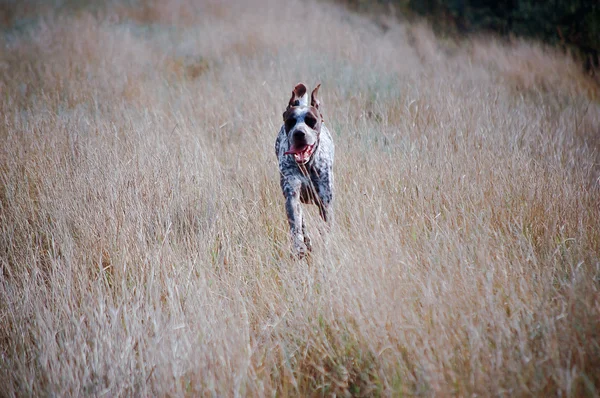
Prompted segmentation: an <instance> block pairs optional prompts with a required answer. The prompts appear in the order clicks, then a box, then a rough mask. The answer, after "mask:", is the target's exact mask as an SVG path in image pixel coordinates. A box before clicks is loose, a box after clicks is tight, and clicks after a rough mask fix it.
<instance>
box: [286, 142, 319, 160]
mask: <svg viewBox="0 0 600 398" xmlns="http://www.w3.org/2000/svg"><path fill="white" fill-rule="evenodd" d="M314 150H315V146H314V145H304V146H301V147H296V146H293V145H292V147H291V148H290V150H289V151H287V152H286V153H285V154H286V155H294V160H296V163H300V164H304V163H306V162H308V161H309V159H310V157H311V156H312V154H313V151H314Z"/></svg>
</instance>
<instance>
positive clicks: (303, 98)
mask: <svg viewBox="0 0 600 398" xmlns="http://www.w3.org/2000/svg"><path fill="white" fill-rule="evenodd" d="M292 106H308V92H307V90H306V86H305V85H304V84H302V83H298V84H296V87H294V91H292V98H290V102H289V103H288V109H289V108H291V107H292Z"/></svg>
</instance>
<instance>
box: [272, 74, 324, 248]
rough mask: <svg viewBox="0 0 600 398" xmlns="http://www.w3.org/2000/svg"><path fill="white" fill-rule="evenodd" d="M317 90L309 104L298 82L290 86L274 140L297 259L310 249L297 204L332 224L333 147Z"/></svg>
mask: <svg viewBox="0 0 600 398" xmlns="http://www.w3.org/2000/svg"><path fill="white" fill-rule="evenodd" d="M320 87H321V85H320V84H319V85H317V86H316V88H315V89H314V90H313V91H312V93H311V96H310V103H309V102H308V101H309V98H308V90H307V88H306V86H305V85H304V84H302V83H298V84H297V85H296V86H295V87H294V90H293V91H292V97H291V98H290V100H289V102H288V105H287V108H286V110H285V112H284V113H283V126H281V129H280V130H279V134H278V135H277V140H276V141H275V154H276V155H277V158H278V159H279V172H280V176H281V179H280V183H281V190H282V192H283V196H284V197H285V210H286V213H287V218H288V222H289V226H290V233H291V238H292V245H293V250H294V254H295V256H297V257H298V258H303V257H304V256H306V255H307V254H308V252H310V251H311V250H312V245H311V242H310V238H309V236H308V234H307V232H306V225H305V223H304V217H303V216H302V205H301V203H306V204H316V205H317V206H318V207H319V214H320V215H321V218H322V219H323V220H324V221H325V223H326V224H327V225H328V226H329V227H330V226H331V224H332V222H333V214H332V204H333V157H334V145H333V139H332V138H331V134H330V133H329V130H328V129H327V127H325V122H324V121H323V115H322V114H321V103H320V101H319V99H318V97H317V95H318V93H319V88H320Z"/></svg>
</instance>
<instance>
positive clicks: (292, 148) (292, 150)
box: [284, 146, 306, 155]
mask: <svg viewBox="0 0 600 398" xmlns="http://www.w3.org/2000/svg"><path fill="white" fill-rule="evenodd" d="M304 150H306V146H304V147H302V148H296V147H294V146H293V147H291V148H290V150H289V151H287V152H286V153H285V154H284V155H295V154H297V153H302V152H304Z"/></svg>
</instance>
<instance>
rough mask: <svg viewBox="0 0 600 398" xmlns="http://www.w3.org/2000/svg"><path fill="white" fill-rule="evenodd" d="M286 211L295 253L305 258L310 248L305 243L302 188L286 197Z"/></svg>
mask: <svg viewBox="0 0 600 398" xmlns="http://www.w3.org/2000/svg"><path fill="white" fill-rule="evenodd" d="M285 211H286V213H287V218H288V222H289V224H290V233H291V236H292V245H293V247H294V253H295V255H297V256H298V257H299V258H303V257H304V256H305V255H306V253H307V251H308V248H307V247H306V244H305V243H304V235H303V232H304V231H303V228H302V225H303V222H302V205H301V204H300V190H298V191H296V192H293V193H292V194H291V195H289V196H287V197H286V199H285Z"/></svg>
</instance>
